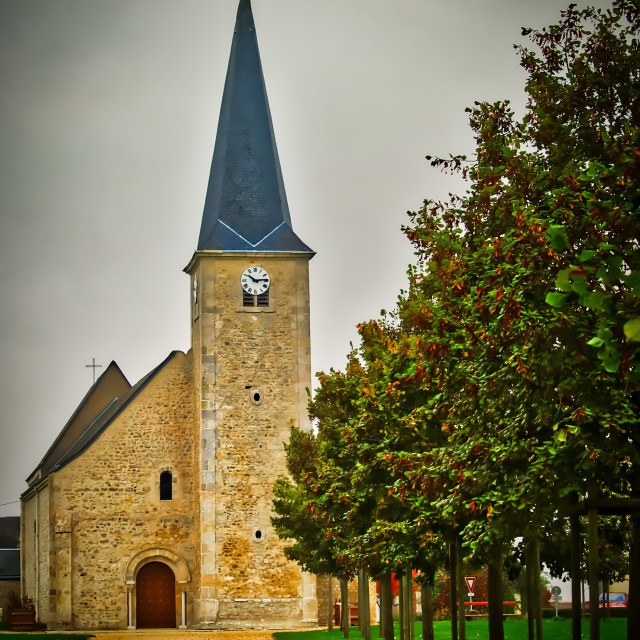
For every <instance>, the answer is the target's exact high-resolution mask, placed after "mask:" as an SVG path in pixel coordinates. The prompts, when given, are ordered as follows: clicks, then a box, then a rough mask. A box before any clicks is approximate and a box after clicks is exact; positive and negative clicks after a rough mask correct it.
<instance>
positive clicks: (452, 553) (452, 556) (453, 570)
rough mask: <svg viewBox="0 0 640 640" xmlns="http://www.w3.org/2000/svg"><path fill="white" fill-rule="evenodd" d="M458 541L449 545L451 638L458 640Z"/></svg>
mask: <svg viewBox="0 0 640 640" xmlns="http://www.w3.org/2000/svg"><path fill="white" fill-rule="evenodd" d="M457 555H458V554H457V553H456V543H455V542H452V543H451V544H450V545H449V585H450V588H451V599H450V606H451V640H458V589H457V588H456V575H457V574H458V562H457Z"/></svg>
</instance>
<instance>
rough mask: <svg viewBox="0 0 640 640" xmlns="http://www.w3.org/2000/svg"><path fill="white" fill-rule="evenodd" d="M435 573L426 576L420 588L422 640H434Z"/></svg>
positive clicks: (431, 572)
mask: <svg viewBox="0 0 640 640" xmlns="http://www.w3.org/2000/svg"><path fill="white" fill-rule="evenodd" d="M434 582H435V572H434V571H433V570H432V571H430V572H429V573H428V575H426V576H425V581H424V582H423V583H422V585H421V588H420V601H421V602H422V640H434V634H433V583H434Z"/></svg>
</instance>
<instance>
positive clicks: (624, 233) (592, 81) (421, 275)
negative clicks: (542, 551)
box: [406, 0, 640, 637]
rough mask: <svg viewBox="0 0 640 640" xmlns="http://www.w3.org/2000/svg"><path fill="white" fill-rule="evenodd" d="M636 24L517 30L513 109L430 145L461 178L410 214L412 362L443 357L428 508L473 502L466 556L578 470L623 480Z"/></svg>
mask: <svg viewBox="0 0 640 640" xmlns="http://www.w3.org/2000/svg"><path fill="white" fill-rule="evenodd" d="M638 25H639V19H638V6H637V3H634V2H630V1H626V0H616V1H615V2H614V3H613V6H612V9H611V10H609V11H606V12H602V11H596V10H593V9H586V10H584V11H577V10H576V8H575V6H574V5H572V6H570V7H569V8H568V9H567V10H566V11H565V12H563V14H562V21H561V23H560V24H559V25H554V26H552V27H550V28H549V29H544V30H542V31H540V32H537V31H532V30H524V34H525V35H528V36H530V38H531V40H532V41H533V43H534V44H535V46H536V47H537V48H538V51H537V52H535V53H534V52H531V51H529V50H527V49H525V48H520V54H521V60H522V64H523V66H524V68H525V69H526V70H527V71H528V73H529V80H528V82H527V86H526V89H527V92H528V94H529V103H528V106H527V111H526V113H525V115H524V117H523V118H522V119H517V118H516V116H515V114H514V113H513V112H512V110H511V109H510V108H509V105H508V103H506V102H499V103H494V104H488V103H476V105H475V106H474V107H473V108H472V109H470V110H469V112H470V124H471V128H472V130H473V132H474V134H475V138H476V157H475V159H474V160H473V161H472V162H467V160H466V158H463V157H456V156H452V157H449V158H447V159H435V160H433V164H434V165H436V166H440V167H443V168H445V169H447V170H452V171H455V172H459V173H462V175H463V176H464V177H466V178H467V179H468V180H469V182H470V187H469V189H468V191H467V192H466V194H464V195H463V196H461V197H456V196H452V197H451V199H450V200H449V201H447V202H443V203H439V202H433V201H426V202H425V205H424V207H423V208H422V210H421V211H419V212H417V213H416V214H413V215H412V226H411V227H409V228H408V229H407V234H408V236H409V238H410V240H411V241H412V242H413V243H414V245H415V247H416V249H417V253H418V257H419V269H417V270H416V271H415V273H414V277H413V282H412V292H413V297H414V300H413V302H412V305H410V306H408V307H406V311H407V312H409V313H414V314H415V315H417V318H416V325H418V326H420V327H421V331H422V335H423V337H424V339H423V343H424V344H425V345H427V347H426V349H424V350H422V352H421V356H422V360H423V362H430V361H431V360H432V352H433V351H437V352H439V353H440V354H441V356H442V357H444V358H446V360H447V363H448V367H447V371H446V374H445V376H444V377H441V380H439V384H441V390H442V395H441V399H440V401H439V404H440V407H439V408H437V407H436V408H435V413H436V414H437V413H439V414H440V415H446V420H445V422H444V423H443V428H445V429H447V430H448V431H449V432H450V438H449V443H448V446H447V448H446V449H445V450H444V451H445V453H446V458H445V459H444V460H441V464H440V470H441V473H442V475H443V476H444V475H446V473H447V470H448V472H449V474H450V482H451V489H452V490H451V491H450V492H449V494H448V496H446V497H445V498H444V499H443V501H442V502H441V506H442V507H443V510H444V511H445V512H449V513H452V514H455V515H456V520H460V518H464V515H465V512H466V514H467V515H468V516H470V517H469V518H468V524H467V525H466V527H465V531H464V536H465V539H466V544H467V545H468V547H469V548H470V549H471V550H472V551H473V552H474V554H476V555H482V554H486V555H487V557H491V556H493V555H495V550H494V549H496V548H500V546H501V544H502V543H504V542H506V541H508V540H509V538H510V537H511V536H513V535H514V532H515V530H516V529H518V528H519V529H520V530H521V531H523V532H525V533H526V532H527V530H528V532H529V535H531V536H533V537H536V535H537V532H538V531H539V530H540V527H541V526H543V525H544V524H545V523H547V522H549V521H550V519H551V518H553V517H554V513H553V512H554V510H555V506H556V505H557V504H558V503H559V502H560V501H561V500H563V499H565V498H568V497H569V496H570V495H572V494H580V495H584V494H585V493H586V491H587V487H588V484H590V483H593V482H598V483H599V485H600V487H601V490H602V491H603V492H605V493H607V494H609V495H625V494H626V495H629V492H630V491H631V490H632V489H633V487H635V486H636V485H637V480H636V478H637V469H638V467H639V465H638V462H639V460H638V444H639V443H638V430H637V428H635V427H636V425H637V418H636V415H637V408H638V407H637V404H638V400H637V398H638V388H637V378H638V367H637V353H638V345H637V344H636V342H635V340H636V339H637V337H638V334H636V327H637V326H638V323H640V321H638V320H637V318H638V311H639V309H638V299H637V298H638V297H637V284H638V275H637V274H638V269H637V267H638V259H639V255H640V252H638V251H637V249H638V241H639V238H640V234H639V233H638V204H639V202H640V197H639V192H638V180H637V176H638V167H639V162H640V159H639V158H638V156H639V155H640V149H638V108H639V99H638V95H639V93H638V89H639V88H640V87H639V86H638V85H639V81H638V70H639V68H640V64H639V59H638V28H639V26H638ZM556 285H557V288H559V289H560V291H557V290H554V289H556ZM545 301H546V302H547V303H548V304H545ZM416 310H417V312H416ZM594 347H595V348H597V349H598V351H597V352H596V351H595V350H594ZM614 374H616V375H614ZM453 470H455V472H456V475H457V477H455V475H454V473H453V472H452V471H453ZM501 478H502V479H501ZM454 486H455V490H454ZM633 490H634V491H635V489H633ZM505 525H506V526H505ZM533 557H535V553H534V554H533ZM637 564H638V563H637V562H636V565H637ZM632 566H633V563H632ZM632 582H633V579H632ZM632 590H633V589H632ZM594 617H595V616H594ZM631 626H632V624H630V628H631ZM630 633H631V631H630ZM497 634H499V631H498V630H495V631H494V632H493V634H492V637H499V636H498V635H497Z"/></svg>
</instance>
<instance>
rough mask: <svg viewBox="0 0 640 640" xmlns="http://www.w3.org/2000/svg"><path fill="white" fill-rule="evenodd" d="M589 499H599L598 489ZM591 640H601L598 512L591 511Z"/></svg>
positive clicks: (590, 488)
mask: <svg viewBox="0 0 640 640" xmlns="http://www.w3.org/2000/svg"><path fill="white" fill-rule="evenodd" d="M589 497H590V498H596V497H597V489H596V488H595V487H594V486H593V485H592V486H590V487H589ZM588 516H589V549H588V553H589V638H590V640H600V611H599V605H600V602H599V595H600V594H599V588H598V578H599V577H600V567H599V561H598V555H599V549H598V511H597V509H589V512H588Z"/></svg>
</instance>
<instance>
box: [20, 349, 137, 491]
mask: <svg viewBox="0 0 640 640" xmlns="http://www.w3.org/2000/svg"><path fill="white" fill-rule="evenodd" d="M130 388H131V384H130V383H129V381H128V380H127V378H126V377H125V375H124V374H123V373H122V371H121V370H120V367H119V366H118V365H117V364H116V363H115V362H113V361H112V362H111V363H110V364H109V366H108V367H107V368H106V369H105V370H104V372H103V373H102V375H100V377H99V378H98V379H97V380H96V381H95V382H94V383H93V385H92V386H91V388H90V389H89V391H87V393H86V395H85V396H84V398H82V400H81V401H80V404H79V405H78V406H77V407H76V409H75V411H74V412H73V414H72V415H71V417H70V418H69V420H68V421H67V423H66V424H65V426H64V427H63V428H62V430H61V431H60V433H59V434H58V437H57V438H56V439H55V440H54V441H53V444H52V445H51V446H50V447H49V449H48V450H47V452H46V453H45V454H44V457H43V458H42V460H40V463H39V464H38V466H37V467H36V469H35V470H34V472H33V473H32V474H31V475H30V476H29V479H28V480H27V482H29V484H33V482H35V481H36V480H38V479H39V478H44V477H45V476H46V475H47V474H48V473H49V472H50V471H51V469H52V468H53V466H54V465H55V464H56V463H57V462H58V460H60V458H61V457H62V455H63V454H64V453H65V452H66V451H67V450H68V448H69V447H70V446H71V445H72V444H73V442H75V441H76V439H77V438H78V437H79V436H80V435H81V434H82V433H83V432H84V431H85V430H86V429H87V428H88V427H89V425H90V424H91V423H92V422H94V421H95V419H96V418H97V417H98V416H99V415H100V414H102V412H103V411H104V410H105V408H106V407H108V406H109V405H110V404H111V403H112V402H113V400H114V398H118V397H120V396H122V395H123V394H124V393H126V392H127V391H128V390H129V389H130ZM38 472H39V473H38Z"/></svg>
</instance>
